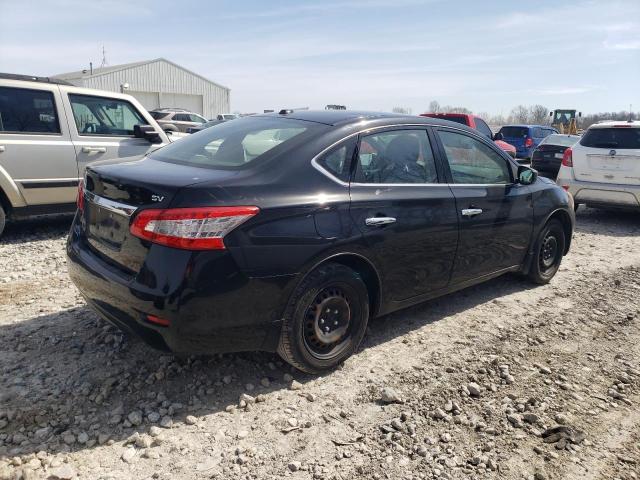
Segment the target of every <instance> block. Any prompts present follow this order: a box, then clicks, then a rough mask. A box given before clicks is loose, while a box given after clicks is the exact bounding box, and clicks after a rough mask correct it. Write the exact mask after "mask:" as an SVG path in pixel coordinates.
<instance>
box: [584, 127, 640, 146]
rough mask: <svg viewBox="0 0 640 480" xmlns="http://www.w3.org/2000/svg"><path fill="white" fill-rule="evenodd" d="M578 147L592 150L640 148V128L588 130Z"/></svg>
mask: <svg viewBox="0 0 640 480" xmlns="http://www.w3.org/2000/svg"><path fill="white" fill-rule="evenodd" d="M580 145H583V146H585V147H592V148H614V149H615V148H634V149H637V148H640V128H633V127H629V128H627V127H617V128H616V127H612V128H590V129H589V130H587V131H586V132H585V134H584V136H583V137H582V140H580Z"/></svg>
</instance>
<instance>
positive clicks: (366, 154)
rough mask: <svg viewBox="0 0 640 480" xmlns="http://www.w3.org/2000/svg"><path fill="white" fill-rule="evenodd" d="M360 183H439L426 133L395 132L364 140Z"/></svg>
mask: <svg viewBox="0 0 640 480" xmlns="http://www.w3.org/2000/svg"><path fill="white" fill-rule="evenodd" d="M356 182H358V183H437V182H438V175H437V172H436V166H435V161H434V158H433V152H432V150H431V144H430V143H429V137H428V136H427V131H426V130H392V131H388V132H381V133H376V134H373V135H367V136H364V137H362V138H361V140H360V146H359V148H358V165H357V169H356Z"/></svg>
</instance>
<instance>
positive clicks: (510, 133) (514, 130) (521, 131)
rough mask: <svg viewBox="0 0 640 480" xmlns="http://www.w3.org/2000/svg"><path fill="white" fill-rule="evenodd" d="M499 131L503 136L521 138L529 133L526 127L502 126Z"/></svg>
mask: <svg viewBox="0 0 640 480" xmlns="http://www.w3.org/2000/svg"><path fill="white" fill-rule="evenodd" d="M500 133H501V134H502V135H503V136H504V137H505V138H523V137H526V136H528V135H529V129H528V128H527V127H502V128H501V129H500Z"/></svg>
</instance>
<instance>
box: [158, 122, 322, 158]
mask: <svg viewBox="0 0 640 480" xmlns="http://www.w3.org/2000/svg"><path fill="white" fill-rule="evenodd" d="M323 127H325V126H324V125H321V124H317V123H313V122H304V121H301V120H295V119H286V118H272V117H246V118H242V119H239V120H234V121H233V122H224V123H220V124H218V125H214V126H212V127H209V128H206V129H204V130H202V132H201V133H198V135H191V136H189V137H186V138H183V139H180V141H179V142H175V143H172V144H171V145H167V146H166V147H163V148H161V149H159V150H158V151H156V152H154V153H153V154H152V158H153V159H155V160H160V161H165V162H171V163H179V164H184V165H192V166H196V167H209V168H220V169H231V170H236V169H242V168H245V167H247V166H248V165H249V164H254V163H255V162H256V161H258V160H260V159H263V158H265V157H266V154H267V153H268V152H269V153H274V154H275V153H277V152H282V151H284V150H285V149H286V148H287V147H288V146H294V144H298V143H300V142H302V141H303V140H304V139H305V138H308V137H309V135H310V134H311V132H313V131H316V130H318V129H322V128H323ZM271 150H273V152H271Z"/></svg>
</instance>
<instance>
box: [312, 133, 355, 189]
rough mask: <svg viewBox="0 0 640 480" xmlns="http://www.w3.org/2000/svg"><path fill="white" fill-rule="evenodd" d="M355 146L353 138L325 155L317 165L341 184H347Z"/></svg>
mask: <svg viewBox="0 0 640 480" xmlns="http://www.w3.org/2000/svg"><path fill="white" fill-rule="evenodd" d="M355 144H356V140H355V138H353V139H350V140H347V141H346V142H344V143H343V144H341V145H338V146H336V147H334V148H332V149H331V150H329V151H328V152H327V153H325V154H324V155H323V156H322V157H321V158H320V159H319V160H318V163H319V164H320V165H322V166H323V167H324V168H325V169H326V170H328V171H329V172H331V173H332V174H333V175H334V176H336V177H338V178H339V179H340V180H342V181H343V182H348V181H349V174H350V167H351V158H352V157H353V149H354V147H355Z"/></svg>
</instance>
